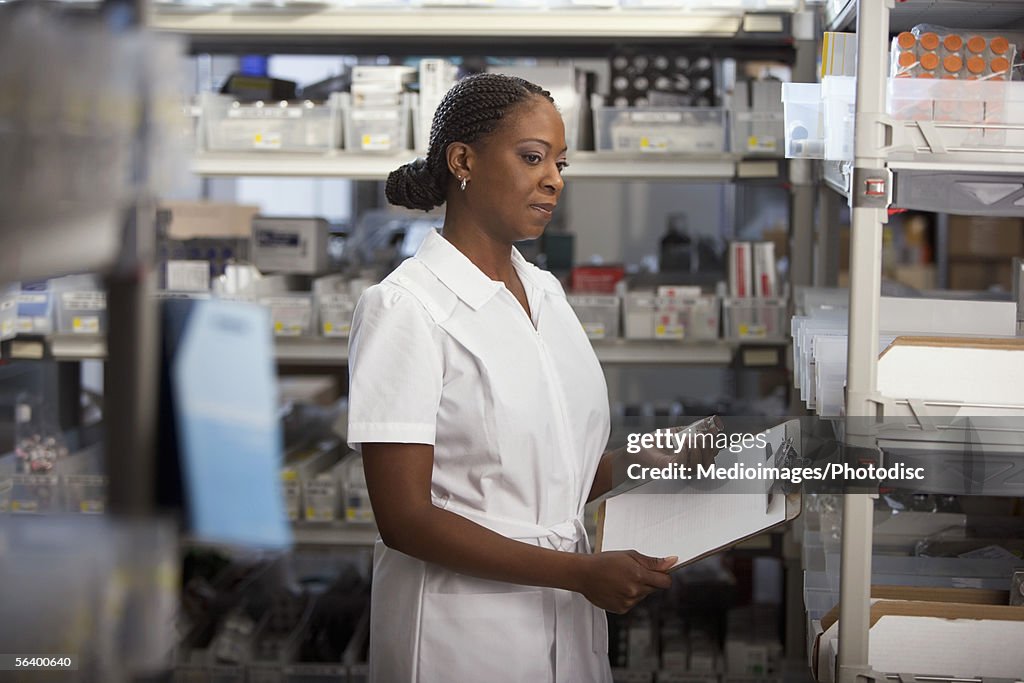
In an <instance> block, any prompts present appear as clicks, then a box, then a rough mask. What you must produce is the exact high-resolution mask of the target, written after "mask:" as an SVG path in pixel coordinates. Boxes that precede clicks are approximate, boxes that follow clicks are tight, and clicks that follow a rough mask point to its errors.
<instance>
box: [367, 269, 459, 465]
mask: <svg viewBox="0 0 1024 683" xmlns="http://www.w3.org/2000/svg"><path fill="white" fill-rule="evenodd" d="M348 367H349V406H348V442H349V445H350V446H351V447H352V448H354V449H356V450H360V445H361V444H363V443H375V442H381V443H422V444H429V445H434V437H435V433H436V431H437V411H438V406H439V405H440V403H441V386H442V383H443V379H444V368H443V364H442V360H441V350H440V346H439V339H438V336H437V330H436V325H435V323H434V321H433V320H432V319H431V318H430V316H429V315H428V314H427V312H426V311H425V310H424V308H423V307H422V306H421V305H420V304H419V302H418V301H416V299H415V298H414V297H413V296H412V294H410V293H408V292H406V291H405V290H403V289H400V288H399V287H396V286H394V285H391V284H389V283H387V282H385V283H382V284H379V285H375V286H373V287H371V288H369V289H367V290H366V291H365V292H364V293H363V295H362V296H361V297H360V299H359V303H358V304H357V305H356V310H355V313H354V314H353V317H352V330H351V334H350V337H349V358H348Z"/></svg>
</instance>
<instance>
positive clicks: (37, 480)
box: [8, 474, 63, 514]
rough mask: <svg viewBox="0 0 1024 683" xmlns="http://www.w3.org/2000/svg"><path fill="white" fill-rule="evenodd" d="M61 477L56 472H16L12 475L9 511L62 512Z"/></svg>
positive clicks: (23, 512)
mask: <svg viewBox="0 0 1024 683" xmlns="http://www.w3.org/2000/svg"><path fill="white" fill-rule="evenodd" d="M62 510H63V503H62V500H61V487H60V477H58V476H57V475H56V474H15V475H12V476H11V497H10V504H9V505H8V511H9V512H11V513H12V514H34V513H50V512H61V511H62Z"/></svg>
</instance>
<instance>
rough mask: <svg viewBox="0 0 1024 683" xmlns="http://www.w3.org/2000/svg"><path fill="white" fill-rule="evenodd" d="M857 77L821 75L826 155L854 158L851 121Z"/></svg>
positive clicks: (853, 115)
mask: <svg viewBox="0 0 1024 683" xmlns="http://www.w3.org/2000/svg"><path fill="white" fill-rule="evenodd" d="M856 97H857V79H856V78H855V77H853V76H825V77H824V78H822V79H821V98H822V100H824V103H825V108H824V116H825V122H826V123H825V159H827V160H829V161H853V124H854V119H855V117H856V114H857V110H856V105H855V101H856Z"/></svg>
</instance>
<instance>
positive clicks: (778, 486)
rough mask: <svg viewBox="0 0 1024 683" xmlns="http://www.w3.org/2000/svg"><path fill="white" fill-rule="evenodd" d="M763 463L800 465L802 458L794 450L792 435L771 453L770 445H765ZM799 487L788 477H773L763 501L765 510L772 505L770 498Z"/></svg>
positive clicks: (801, 464)
mask: <svg viewBox="0 0 1024 683" xmlns="http://www.w3.org/2000/svg"><path fill="white" fill-rule="evenodd" d="M764 459H765V464H766V465H767V466H768V467H777V468H780V469H781V468H784V467H801V466H803V464H804V459H803V458H801V457H800V454H799V453H798V452H797V450H796V446H795V445H794V442H793V437H791V436H789V437H786V438H785V439H784V440H783V442H782V444H781V445H780V446H779V450H778V451H777V452H774V453H773V449H772V445H771V444H770V443H769V444H766V445H765V458H764ZM799 489H800V485H799V484H794V483H793V482H792V481H790V480H788V479H775V480H773V481H772V483H771V486H769V487H768V494H767V497H766V498H767V500H766V501H765V512H767V511H768V509H769V508H770V507H771V506H772V500H773V499H774V496H775V495H776V494H778V495H781V496H785V495H788V494H790V493H795V492H796V491H798V490H799Z"/></svg>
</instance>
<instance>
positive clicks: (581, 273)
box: [572, 266, 626, 294]
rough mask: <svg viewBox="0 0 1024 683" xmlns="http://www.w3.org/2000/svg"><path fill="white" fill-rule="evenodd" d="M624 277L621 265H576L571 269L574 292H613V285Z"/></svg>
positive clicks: (623, 269) (624, 272)
mask: <svg viewBox="0 0 1024 683" xmlns="http://www.w3.org/2000/svg"><path fill="white" fill-rule="evenodd" d="M624 277H626V270H625V268H623V267H622V266H576V267H575V268H573V269H572V291H573V293H575V294H614V293H615V285H616V284H617V283H618V282H619V280H621V279H622V278H624Z"/></svg>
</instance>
